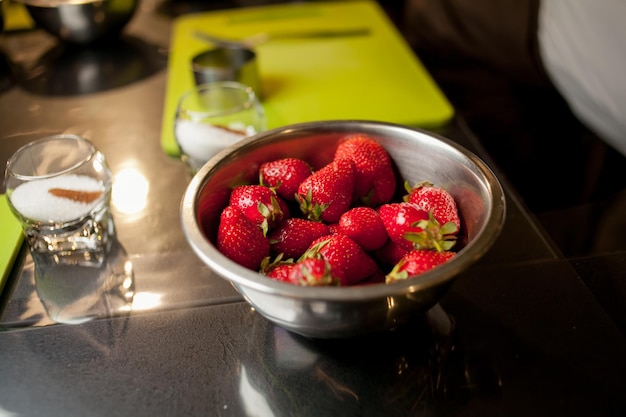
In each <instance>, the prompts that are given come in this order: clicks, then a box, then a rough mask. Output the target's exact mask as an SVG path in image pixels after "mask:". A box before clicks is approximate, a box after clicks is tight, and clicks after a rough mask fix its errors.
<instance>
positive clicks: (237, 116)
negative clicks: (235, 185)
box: [174, 81, 266, 174]
mask: <svg viewBox="0 0 626 417" xmlns="http://www.w3.org/2000/svg"><path fill="white" fill-rule="evenodd" d="M175 117H176V119H175V123H174V137H175V138H176V142H177V144H178V147H179V148H180V152H181V159H182V160H183V161H184V162H185V163H186V164H187V167H188V169H189V171H190V173H191V174H195V172H196V171H198V169H200V168H201V167H202V165H204V164H205V163H206V162H207V161H208V160H209V159H211V158H212V157H213V156H215V155H216V154H217V153H218V152H220V151H221V150H223V149H225V148H227V147H229V146H231V145H233V144H235V143H236V142H238V141H239V140H241V139H243V138H245V137H248V136H251V135H254V134H256V133H259V132H261V131H263V130H265V124H266V122H265V114H264V111H263V107H262V106H261V104H260V102H259V99H258V98H257V96H256V95H255V94H254V92H253V90H252V88H251V87H249V86H246V85H243V84H241V83H237V82H233V81H221V82H213V83H208V84H203V85H200V86H198V87H196V88H194V89H192V90H190V91H188V92H186V93H184V94H183V95H182V96H181V98H180V100H179V103H178V107H177V109H176V116H175Z"/></svg>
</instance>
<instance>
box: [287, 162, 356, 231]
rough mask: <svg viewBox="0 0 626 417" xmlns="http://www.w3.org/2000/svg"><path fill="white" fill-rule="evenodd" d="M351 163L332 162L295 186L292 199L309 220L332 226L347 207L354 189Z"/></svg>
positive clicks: (352, 164)
mask: <svg viewBox="0 0 626 417" xmlns="http://www.w3.org/2000/svg"><path fill="white" fill-rule="evenodd" d="M354 180H355V174H354V163H353V162H352V161H351V160H350V159H336V160H334V161H333V162H331V163H329V164H328V165H325V166H324V167H322V168H320V169H319V170H318V171H316V172H314V173H313V174H311V175H310V176H309V177H308V178H307V179H305V180H304V181H303V182H302V183H301V184H300V186H299V187H298V193H297V195H296V200H297V201H298V202H299V204H300V209H301V210H302V213H304V214H305V215H306V216H307V217H308V218H309V219H310V220H323V221H325V222H327V223H335V222H337V221H338V220H339V217H341V215H342V214H343V213H344V212H345V211H347V210H348V209H349V208H350V203H351V201H352V192H353V190H354Z"/></svg>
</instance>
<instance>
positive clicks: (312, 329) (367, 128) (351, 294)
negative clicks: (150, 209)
mask: <svg viewBox="0 0 626 417" xmlns="http://www.w3.org/2000/svg"><path fill="white" fill-rule="evenodd" d="M347 133H365V134H368V135H370V136H372V137H374V138H376V140H378V141H379V142H380V143H381V144H382V145H383V146H384V147H385V148H386V149H387V151H388V152H389V154H390V155H391V157H392V159H393V160H394V162H395V164H396V167H397V170H398V175H399V176H400V177H401V179H400V180H399V181H398V182H399V183H400V184H401V183H402V182H403V180H408V181H409V182H410V183H414V182H418V181H421V180H424V179H428V180H429V181H431V182H433V183H435V184H438V185H440V186H443V187H445V188H447V189H448V190H449V191H450V192H451V193H452V195H453V196H454V197H455V199H456V201H457V204H458V207H459V211H460V215H461V219H462V222H463V225H464V226H463V230H462V236H461V237H460V239H459V243H457V245H459V248H461V249H460V250H459V252H458V254H457V256H456V257H455V258H453V259H452V260H451V261H449V262H447V263H446V264H444V265H441V266H439V267H438V268H435V269H433V270H431V271H429V272H427V273H424V274H422V275H420V276H419V277H415V278H411V279H408V280H406V281H404V282H397V283H394V284H374V285H364V286H353V287H339V288H338V287H298V286H293V285H289V284H284V283H281V282H275V281H272V280H270V279H268V278H266V277H264V276H263V275H261V274H259V273H257V272H255V271H252V270H249V269H246V268H244V267H242V266H240V265H238V264H236V263H234V262H232V261H230V260H229V259H228V258H226V257H225V256H224V255H222V254H221V253H220V252H219V251H218V250H217V248H216V246H215V244H214V241H215V234H216V229H217V224H218V219H219V215H220V212H221V210H222V209H223V208H224V207H225V206H226V205H227V202H228V196H229V191H230V189H231V186H232V185H233V184H240V183H242V182H245V181H250V182H251V181H254V180H255V179H256V178H257V176H258V167H259V166H260V164H261V163H263V162H265V161H268V160H271V159H277V158H280V157H286V156H294V157H299V158H303V159H305V160H308V161H309V162H310V163H311V164H312V165H313V166H314V167H316V168H319V167H321V166H322V165H324V164H325V163H327V162H328V161H330V160H331V159H332V156H333V153H334V150H335V148H336V145H337V143H338V142H339V141H340V140H341V139H342V137H344V136H345V135H346V134H347ZM504 217H505V199H504V193H503V190H502V187H501V185H500V183H499V181H498V179H497V178H496V177H495V175H494V174H493V173H492V171H491V170H490V169H489V168H488V167H487V166H486V165H485V164H484V162H482V161H481V160H480V159H479V158H477V157H476V156H475V155H474V154H472V153H471V152H469V151H467V150H466V149H464V148H462V147H460V146H459V145H457V144H455V143H453V142H451V141H449V140H447V139H445V138H442V137H438V136H436V135H434V134H431V133H428V132H426V131H422V130H418V129H411V128H408V127H405V126H399V125H394V124H388V123H381V122H369V121H322V122H310V123H302V124H297V125H291V126H285V127H281V128H277V129H274V130H270V131H267V132H264V133H260V134H257V135H256V136H253V137H251V138H248V139H246V140H244V141H242V142H239V143H238V144H236V145H233V146H232V147H230V148H228V149H226V150H224V151H223V152H221V153H220V154H218V155H216V156H215V157H214V158H213V159H211V160H210V161H209V162H207V164H205V165H204V166H203V167H202V168H201V169H200V171H199V172H198V173H197V174H196V175H195V176H194V178H193V179H192V180H191V182H190V184H189V186H188V188H187V190H186V192H185V195H184V197H183V201H182V206H181V220H182V226H183V230H184V233H185V235H186V237H187V239H188V241H189V242H190V244H191V246H192V248H193V250H194V251H195V252H196V254H197V255H198V256H199V257H200V259H202V261H204V262H205V263H206V264H207V265H208V266H209V267H210V268H211V269H212V270H213V271H214V272H216V273H217V274H218V275H220V276H221V277H223V278H225V279H227V280H228V281H230V282H231V283H232V285H233V286H234V287H235V288H236V289H237V290H238V291H239V292H240V293H241V294H242V295H243V296H244V297H245V298H246V300H247V301H248V302H249V303H250V304H251V305H252V306H253V307H254V308H255V309H256V311H258V312H259V313H260V314H262V315H263V316H265V317H266V318H267V319H269V320H271V321H273V322H274V323H276V324H278V325H280V326H282V327H284V328H286V329H288V330H290V331H292V332H295V333H298V334H301V335H304V336H308V337H313V338H344V337H352V336H357V335H362V334H366V333H372V332H378V331H385V330H390V329H394V328H396V327H398V326H400V325H402V324H404V323H406V322H408V321H410V320H411V319H412V318H415V317H416V315H420V314H421V313H424V312H425V311H427V310H428V309H430V308H431V307H433V306H434V305H435V304H436V303H437V302H438V301H439V299H440V298H441V297H442V296H443V294H444V293H445V291H446V290H447V289H448V287H449V286H450V284H452V282H453V281H454V279H455V278H456V277H457V275H458V274H459V273H460V272H462V271H464V270H466V269H467V268H468V267H469V266H470V265H472V264H473V263H475V262H476V261H477V260H478V259H479V258H480V257H481V256H482V255H483V254H484V253H486V252H487V250H488V249H489V248H490V247H491V245H492V244H493V242H494V240H495V239H496V237H497V236H498V235H499V233H500V230H501V228H502V225H503V223H504Z"/></svg>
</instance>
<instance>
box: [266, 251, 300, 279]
mask: <svg viewBox="0 0 626 417" xmlns="http://www.w3.org/2000/svg"><path fill="white" fill-rule="evenodd" d="M294 265H295V263H294V262H293V259H287V260H283V257H282V255H278V256H277V257H276V259H275V260H274V261H270V257H269V256H268V257H265V258H264V259H263V261H261V266H260V268H259V272H261V273H262V274H265V275H266V276H267V277H268V278H271V279H273V280H275V281H281V282H289V272H291V269H292V268H293V267H294Z"/></svg>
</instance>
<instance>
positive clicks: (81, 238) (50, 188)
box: [5, 134, 134, 323]
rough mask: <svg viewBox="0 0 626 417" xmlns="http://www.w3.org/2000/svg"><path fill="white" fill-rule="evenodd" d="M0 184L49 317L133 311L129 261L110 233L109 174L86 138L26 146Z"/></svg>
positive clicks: (77, 319) (69, 319)
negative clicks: (17, 226)
mask: <svg viewBox="0 0 626 417" xmlns="http://www.w3.org/2000/svg"><path fill="white" fill-rule="evenodd" d="M5 188H6V195H7V201H8V202H9V207H10V208H11V210H12V211H13V213H14V214H15V216H16V217H17V218H18V219H19V220H20V222H21V224H22V229H23V231H24V235H25V237H26V241H27V243H28V247H29V250H30V253H31V255H32V258H33V263H34V266H35V284H36V289H37V292H38V294H39V298H40V299H41V301H42V303H43V305H44V307H45V308H46V311H47V312H48V315H49V316H50V317H51V318H52V319H53V320H55V321H58V322H62V323H81V322H83V321H86V320H90V319H92V318H94V317H97V316H109V315H111V314H117V313H120V312H126V311H128V310H129V309H130V302H131V301H132V296H133V294H134V285H133V273H132V264H130V263H129V262H128V260H127V257H126V254H125V251H124V250H123V248H122V247H121V246H120V245H119V243H118V242H117V240H116V238H115V227H114V223H113V218H112V216H111V212H110V208H109V202H110V197H111V188H112V176H111V171H110V170H109V167H108V166H107V163H106V160H105V158H104V156H103V155H102V153H101V152H100V151H99V150H98V149H96V147H95V146H94V145H93V144H92V143H91V142H90V141H89V140H87V139H85V138H82V137H80V136H76V135H68V134H61V135H54V136H48V137H45V138H42V139H38V140H35V141H33V142H30V143H28V144H27V145H25V146H23V147H21V148H20V149H18V150H17V152H16V153H15V154H13V156H12V157H11V158H10V159H9V161H8V162H7V167H6V173H5Z"/></svg>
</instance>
